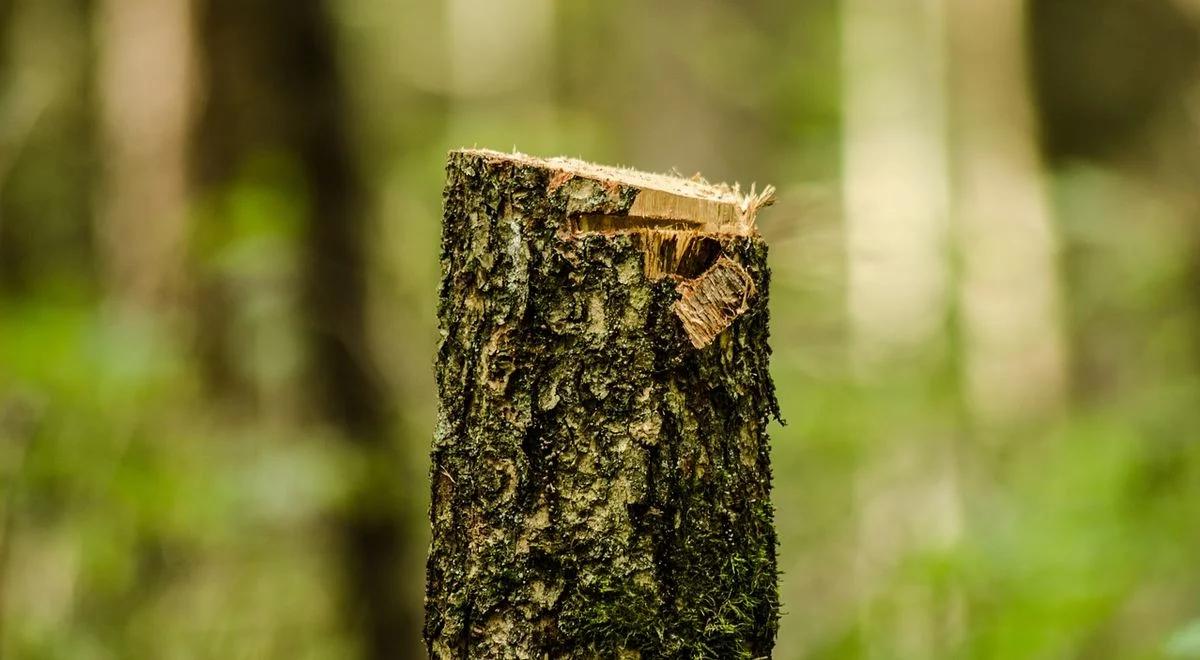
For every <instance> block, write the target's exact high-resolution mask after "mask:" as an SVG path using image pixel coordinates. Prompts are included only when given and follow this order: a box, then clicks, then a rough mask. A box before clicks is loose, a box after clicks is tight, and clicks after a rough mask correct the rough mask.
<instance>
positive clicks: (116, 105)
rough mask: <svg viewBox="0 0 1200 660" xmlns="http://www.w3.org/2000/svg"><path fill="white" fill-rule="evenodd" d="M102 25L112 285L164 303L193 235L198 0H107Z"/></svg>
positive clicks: (121, 293) (144, 302)
mask: <svg viewBox="0 0 1200 660" xmlns="http://www.w3.org/2000/svg"><path fill="white" fill-rule="evenodd" d="M97 26H98V29H97V41H98V44H99V55H100V56H99V67H98V68H99V72H98V83H97V84H98V88H99V89H98V91H99V97H100V110H101V112H100V116H101V130H102V136H101V140H102V143H103V147H104V150H103V153H104V154H105V162H104V169H105V172H104V174H105V177H104V178H105V184H106V185H105V187H104V191H103V193H102V195H101V196H100V209H99V213H98V215H99V218H98V227H97V231H96V233H97V237H98V239H99V244H100V247H101V254H102V259H103V261H104V269H105V272H106V275H107V280H108V289H109V292H110V294H112V295H113V296H115V297H116V298H117V299H118V300H120V301H121V302H123V303H126V304H133V305H135V306H138V307H142V308H154V307H159V306H161V305H163V304H166V303H168V302H169V301H172V300H174V299H175V298H177V297H178V295H179V288H180V285H181V281H180V280H181V276H182V272H181V266H182V263H183V256H184V240H185V238H186V237H185V231H186V215H187V198H186V195H187V190H186V188H187V171H186V169H187V154H186V151H187V131H188V127H189V121H190V116H189V115H190V109H191V99H192V75H191V74H192V71H191V59H192V52H191V43H192V39H191V35H192V31H191V4H190V0H99V12H98V21H97Z"/></svg>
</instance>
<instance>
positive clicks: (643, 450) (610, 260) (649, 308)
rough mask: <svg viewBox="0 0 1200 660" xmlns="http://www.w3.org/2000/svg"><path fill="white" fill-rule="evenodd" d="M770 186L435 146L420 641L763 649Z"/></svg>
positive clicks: (696, 652)
mask: <svg viewBox="0 0 1200 660" xmlns="http://www.w3.org/2000/svg"><path fill="white" fill-rule="evenodd" d="M769 201H770V193H769V191H768V192H767V193H766V194H763V195H754V194H751V195H742V194H740V193H739V192H738V191H737V190H735V189H731V188H728V187H726V186H713V185H709V184H706V183H703V182H698V181H691V180H684V179H677V178H674V177H665V176H657V175H648V174H643V173H639V172H634V171H629V170H621V169H615V168H603V167H599V166H595V165H590V164H587V163H583V162H580V161H573V160H567V159H549V160H540V159H535V158H531V157H527V156H521V155H515V154H501V153H496V152H490V151H480V150H464V151H456V152H453V153H451V154H450V158H449V163H448V165H447V172H446V190H445V219H444V227H443V236H442V268H443V280H442V286H441V292H440V295H441V301H440V307H439V318H440V324H441V333H442V339H441V344H440V347H439V350H438V357H437V383H438V395H439V400H440V406H439V414H438V424H437V430H436V437H435V439H434V445H433V467H432V470H431V476H432V481H433V502H432V506H431V511H430V516H431V521H432V524H433V543H432V546H431V549H430V555H429V563H428V584H427V598H426V620H425V637H426V642H427V644H428V646H429V651H430V654H431V656H433V657H436V658H466V657H471V658H539V659H540V658H547V657H549V658H562V657H568V658H574V657H624V658H636V657H642V658H671V657H689V658H691V657H710V658H736V657H746V658H751V657H766V656H769V655H770V653H771V648H772V645H773V643H774V639H775V632H776V628H777V621H778V609H779V606H778V595H777V585H776V563H775V531H774V528H773V521H772V516H773V514H772V507H771V502H770V489H771V470H770V456H769V447H768V438H767V425H768V423H769V422H770V420H771V419H773V418H776V417H778V408H777V404H776V402H775V396H774V389H773V386H772V384H771V380H770V377H769V375H768V370H767V367H768V359H769V354H770V349H769V348H768V345H767V285H768V279H769V273H768V270H767V265H766V257H767V249H766V245H765V244H764V243H763V241H762V240H761V238H759V236H758V233H757V231H756V230H755V228H754V215H755V212H756V211H757V209H758V208H759V207H760V206H763V205H765V204H766V203H769Z"/></svg>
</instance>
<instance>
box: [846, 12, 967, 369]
mask: <svg viewBox="0 0 1200 660" xmlns="http://www.w3.org/2000/svg"><path fill="white" fill-rule="evenodd" d="M942 4H943V3H942V0H922V1H920V2H917V3H912V2H906V1H897V0H847V2H845V3H844V10H843V11H844V18H843V23H842V24H843V31H844V37H843V51H844V56H843V70H844V72H845V86H844V90H845V91H844V95H845V96H844V101H843V102H844V107H845V121H844V126H845V129H844V139H843V144H844V147H843V150H844V151H843V163H844V171H845V176H844V183H843V186H844V196H845V209H846V226H847V234H848V242H849V246H848V252H849V257H848V258H849V263H848V267H849V308H850V321H851V330H852V332H853V333H854V340H855V352H856V358H857V359H858V361H859V362H860V366H861V367H865V368H868V369H870V368H871V367H878V366H880V365H879V364H878V363H879V362H881V361H882V362H888V361H895V360H896V359H897V358H903V357H910V358H911V357H912V354H913V353H918V354H920V353H927V352H929V350H930V349H931V348H932V347H936V346H937V345H939V344H940V343H941V342H943V341H944V340H945V328H946V318H947V314H948V299H949V296H948V291H949V284H948V279H949V265H950V260H949V253H948V248H949V240H948V236H949V227H948V223H947V214H948V213H949V204H950V200H949V194H950V191H949V185H950V182H949V164H948V162H947V149H948V144H947V141H948V138H949V136H948V131H947V122H946V90H945V82H944V78H945V75H946V57H945V47H944V41H945V39H944V17H943V14H944V8H943V7H942Z"/></svg>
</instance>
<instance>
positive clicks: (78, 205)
mask: <svg viewBox="0 0 1200 660" xmlns="http://www.w3.org/2000/svg"><path fill="white" fill-rule="evenodd" d="M3 2H4V3H5V4H4V5H3V6H0V12H3V14H0V18H2V19H3V21H0V33H2V34H3V36H2V37H0V47H2V48H3V53H0V289H2V290H6V291H18V292H28V291H31V290H34V289H36V288H38V287H42V286H45V285H46V284H47V283H49V282H57V283H63V282H71V283H73V284H74V283H78V285H79V287H80V289H81V290H88V289H89V285H90V284H91V282H92V280H93V278H94V273H93V272H92V267H93V263H94V257H95V250H94V245H93V238H92V232H91V229H92V222H91V219H92V217H93V215H94V213H93V198H94V196H95V193H96V190H95V189H94V180H95V163H96V149H95V139H96V135H95V133H96V126H95V119H94V114H95V113H94V105H93V103H92V101H93V92H94V82H95V81H94V77H93V76H92V73H93V71H92V70H91V67H90V66H89V63H90V62H91V60H92V58H93V55H94V53H93V51H92V38H91V37H92V35H91V30H90V27H91V19H92V13H93V7H92V1H91V0H3Z"/></svg>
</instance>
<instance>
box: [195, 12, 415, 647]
mask: <svg viewBox="0 0 1200 660" xmlns="http://www.w3.org/2000/svg"><path fill="white" fill-rule="evenodd" d="M197 13H198V14H199V21H200V31H199V38H200V45H201V52H202V59H203V64H204V67H205V69H204V70H205V77H204V85H205V88H206V92H207V94H206V97H205V98H206V105H205V108H204V113H203V117H202V121H201V124H200V128H199V131H198V133H197V135H196V136H195V147H196V149H197V160H196V166H197V170H196V172H197V181H198V183H199V185H200V187H201V189H202V191H203V190H204V189H208V190H210V191H211V190H219V189H220V188H221V187H223V186H228V185H229V184H230V183H232V182H233V181H234V179H235V178H236V177H237V176H238V174H239V172H240V171H241V170H242V168H244V166H245V164H246V161H247V160H248V159H249V158H252V157H255V156H259V155H262V154H274V155H283V156H285V157H287V158H289V159H290V160H291V162H292V163H293V164H294V165H295V167H296V170H297V171H298V172H299V173H300V175H301V182H302V185H303V186H304V192H305V193H306V196H307V207H306V208H305V210H304V212H305V218H304V220H305V236H304V239H303V240H304V246H303V250H304V255H305V256H304V274H303V275H304V280H303V287H304V298H303V305H304V311H305V321H304V323H305V331H306V333H307V338H308V343H309V369H310V386H309V388H308V389H309V391H310V392H311V396H312V397H313V399H314V400H315V402H316V404H317V405H316V408H315V409H316V412H317V414H318V415H319V416H320V417H321V418H322V419H323V420H324V421H325V422H327V423H328V424H330V425H331V426H332V427H334V428H335V429H336V430H337V431H339V432H340V434H341V435H342V437H343V438H344V439H345V441H346V442H348V443H351V445H352V446H353V448H354V449H355V450H356V451H357V452H358V453H360V454H361V456H362V458H363V459H364V460H365V461H367V462H368V464H370V465H372V467H375V466H380V469H379V470H378V471H376V470H374V469H372V470H368V474H371V475H378V476H375V477H367V480H366V482H365V483H363V484H359V489H358V495H359V501H357V502H356V507H355V508H354V509H353V510H350V511H347V512H346V513H345V514H344V518H343V519H342V520H341V521H340V522H339V529H338V534H339V537H340V541H341V555H342V556H341V560H342V566H343V568H344V576H345V580H346V605H345V610H346V611H347V613H348V617H349V625H350V626H351V627H352V628H353V629H354V630H355V632H356V633H358V634H359V635H360V637H361V642H362V649H363V652H364V656H365V657H368V658H379V659H383V658H398V657H409V656H411V655H412V654H413V653H414V652H416V651H417V649H419V648H420V636H419V633H418V630H419V625H420V624H419V621H420V614H419V607H418V606H417V604H416V603H412V604H409V603H407V602H405V600H404V599H403V597H402V594H403V589H402V588H401V586H402V581H403V580H404V579H406V576H403V575H400V574H399V572H398V570H399V568H400V567H402V566H404V565H405V564H404V561H403V555H404V553H405V552H407V551H408V550H409V549H408V548H407V547H406V544H405V537H404V534H403V529H402V518H401V516H400V514H399V512H398V510H397V506H396V504H395V502H393V501H391V500H390V499H389V497H388V496H387V495H386V493H387V492H388V489H387V487H386V486H385V483H386V482H387V479H388V478H389V477H390V476H391V475H390V471H389V470H388V469H387V468H386V466H387V465H388V464H389V462H391V461H395V460H397V459H396V458H395V454H394V452H393V451H392V447H391V443H390V441H389V432H390V426H391V424H390V422H391V420H390V413H389V406H388V405H387V403H386V401H385V398H384V394H383V392H382V390H381V384H380V383H379V382H378V381H377V378H376V374H375V373H374V366H373V364H372V359H371V351H370V348H369V346H368V337H367V334H368V333H367V310H366V294H367V290H366V289H367V260H368V255H367V247H366V238H367V237H366V208H365V206H366V200H365V191H364V189H363V181H362V178H361V176H360V173H359V171H358V163H357V162H356V157H355V153H354V147H353V144H352V140H351V136H350V134H349V127H348V122H349V119H350V118H349V116H348V112H349V111H348V108H347V99H346V95H345V91H344V89H343V81H342V78H341V76H340V74H339V72H338V67H337V57H336V55H337V54H336V43H335V42H336V39H335V32H334V25H333V23H332V20H331V17H330V16H329V14H328V12H327V6H326V4H325V3H324V2H316V1H314V2H300V3H294V2H287V1H286V0H201V1H200V7H199V10H198V12H197ZM218 331H220V328H218ZM218 345H219V342H218ZM408 579H411V578H408Z"/></svg>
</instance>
